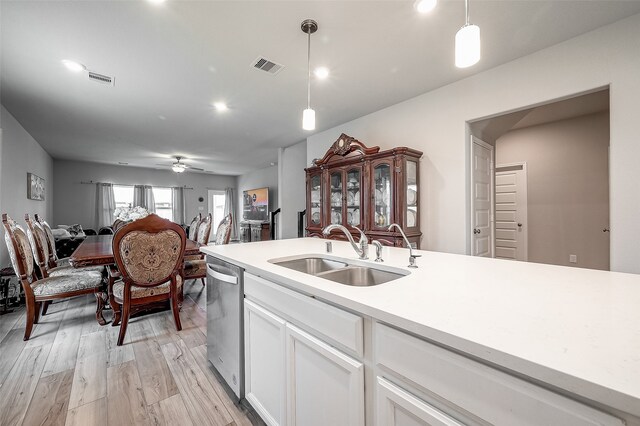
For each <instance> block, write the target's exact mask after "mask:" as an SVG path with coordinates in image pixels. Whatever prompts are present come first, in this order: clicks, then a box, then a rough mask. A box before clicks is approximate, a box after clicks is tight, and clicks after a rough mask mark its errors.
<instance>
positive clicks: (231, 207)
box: [216, 188, 238, 240]
mask: <svg viewBox="0 0 640 426" xmlns="http://www.w3.org/2000/svg"><path fill="white" fill-rule="evenodd" d="M229 213H231V219H232V221H233V222H232V226H231V239H232V240H236V239H237V238H238V216H237V215H236V203H235V201H234V200H233V189H232V188H227V189H225V190H224V217H227V215H228V214H229ZM216 225H217V224H216Z"/></svg>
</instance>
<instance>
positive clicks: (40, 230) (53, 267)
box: [24, 213, 104, 278]
mask: <svg viewBox="0 0 640 426" xmlns="http://www.w3.org/2000/svg"><path fill="white" fill-rule="evenodd" d="M24 221H25V222H26V224H27V236H28V238H29V242H30V243H31V248H32V250H33V257H34V259H35V261H36V264H37V266H38V270H39V271H40V275H41V276H42V277H43V278H46V277H49V276H59V275H67V274H84V273H99V274H102V272H103V271H104V266H85V267H82V268H74V267H73V266H71V265H69V264H66V265H58V264H57V263H56V262H52V256H53V254H52V252H51V243H50V240H49V238H48V237H47V232H46V229H45V227H44V226H42V224H41V223H40V221H37V220H33V219H32V218H31V215H29V214H28V213H27V214H25V215H24ZM47 228H48V225H47ZM49 231H51V228H49ZM51 238H53V234H51ZM53 253H55V242H54V243H53Z"/></svg>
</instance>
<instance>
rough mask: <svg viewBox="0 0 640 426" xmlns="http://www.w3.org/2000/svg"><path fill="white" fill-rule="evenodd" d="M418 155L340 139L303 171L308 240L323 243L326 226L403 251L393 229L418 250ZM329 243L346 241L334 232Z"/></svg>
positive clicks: (415, 152) (419, 233)
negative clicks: (318, 239) (395, 226)
mask: <svg viewBox="0 0 640 426" xmlns="http://www.w3.org/2000/svg"><path fill="white" fill-rule="evenodd" d="M421 157H422V152H420V151H417V150H415V149H411V148H406V147H398V148H393V149H389V150H385V151H380V148H379V147H377V146H376V147H367V146H365V145H364V144H363V143H362V142H360V141H358V140H357V139H354V138H352V137H351V136H348V135H345V134H344V133H343V134H342V135H340V137H339V138H338V139H337V140H336V141H335V142H334V143H333V145H331V147H330V148H329V150H328V151H327V152H326V153H325V155H324V157H323V158H321V159H316V160H314V165H313V166H312V167H309V168H307V169H305V172H306V185H307V213H306V215H307V226H306V231H307V235H308V236H311V237H325V236H324V235H323V234H322V230H323V229H324V228H325V227H326V226H328V225H330V224H340V225H343V226H344V227H346V228H347V229H348V230H349V231H350V232H351V234H352V235H353V236H354V238H355V239H356V240H357V239H358V238H359V235H360V234H359V232H358V230H356V228H360V229H362V230H363V231H364V232H365V234H367V236H368V237H369V239H370V240H378V241H380V242H381V243H382V244H385V245H390V246H396V247H403V246H404V245H405V243H404V240H403V239H402V236H401V235H400V233H399V232H398V231H389V230H388V229H389V225H391V224H392V223H397V224H398V225H400V227H402V230H403V231H404V232H405V234H406V235H407V237H408V239H409V241H410V242H411V244H412V245H414V246H415V247H416V248H419V247H420V238H421V236H422V232H420V197H419V186H420V173H419V171H420V158H421ZM329 238H331V239H339V240H344V239H345V236H344V234H342V232H339V231H338V230H335V231H333V232H332V233H331V234H330V235H329Z"/></svg>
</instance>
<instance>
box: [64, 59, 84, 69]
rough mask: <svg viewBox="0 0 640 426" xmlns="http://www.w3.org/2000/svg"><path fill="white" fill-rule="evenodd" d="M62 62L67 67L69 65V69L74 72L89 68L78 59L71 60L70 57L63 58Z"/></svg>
mask: <svg viewBox="0 0 640 426" xmlns="http://www.w3.org/2000/svg"><path fill="white" fill-rule="evenodd" d="M62 63H63V64H64V66H65V67H67V69H68V70H69V71H72V72H81V71H85V70H86V69H87V67H85V66H84V65H82V64H81V63H79V62H76V61H71V60H69V59H63V60H62Z"/></svg>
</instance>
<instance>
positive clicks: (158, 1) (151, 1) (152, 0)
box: [147, 0, 165, 4]
mask: <svg viewBox="0 0 640 426" xmlns="http://www.w3.org/2000/svg"><path fill="white" fill-rule="evenodd" d="M147 1H148V2H149V3H153V4H161V3H164V2H165V0H147Z"/></svg>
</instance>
